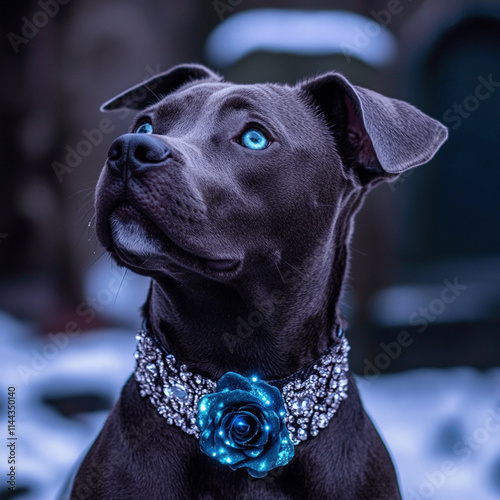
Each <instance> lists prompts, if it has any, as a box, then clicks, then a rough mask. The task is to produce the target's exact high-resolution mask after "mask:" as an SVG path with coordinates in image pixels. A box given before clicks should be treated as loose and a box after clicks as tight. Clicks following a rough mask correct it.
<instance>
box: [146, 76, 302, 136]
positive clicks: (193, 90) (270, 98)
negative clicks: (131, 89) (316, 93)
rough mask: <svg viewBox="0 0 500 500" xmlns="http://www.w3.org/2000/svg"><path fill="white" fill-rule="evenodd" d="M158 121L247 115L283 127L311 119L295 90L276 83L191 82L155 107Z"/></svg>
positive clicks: (220, 119)
mask: <svg viewBox="0 0 500 500" xmlns="http://www.w3.org/2000/svg"><path fill="white" fill-rule="evenodd" d="M153 108H154V110H155V112H156V113H157V116H158V117H159V118H162V117H164V118H166V119H170V120H182V119H183V118H187V117H192V116H193V113H195V114H196V115H197V116H198V117H200V116H206V115H209V116H211V117H212V118H213V120H214V121H223V120H225V119H227V118H228V117H230V116H231V114H234V113H246V114H248V115H251V116H254V117H256V118H259V116H260V117H262V118H263V119H265V120H266V121H269V120H273V121H277V122H279V123H281V124H282V125H283V126H284V127H286V128H296V126H297V125H298V124H300V123H301V122H303V121H304V120H307V119H309V120H310V119H311V110H310V109H309V108H308V106H307V104H306V103H304V102H303V101H302V100H301V99H300V98H299V95H298V93H297V90H296V89H294V88H292V87H288V86H284V85H277V84H253V85H238V84H232V83H224V82H222V83H220V82H199V83H190V84H188V85H186V86H183V87H181V88H180V89H179V90H177V91H176V92H174V93H172V94H169V95H167V96H166V97H165V98H163V99H162V100H161V101H160V102H158V103H157V104H156V105H155V106H154V107H153Z"/></svg>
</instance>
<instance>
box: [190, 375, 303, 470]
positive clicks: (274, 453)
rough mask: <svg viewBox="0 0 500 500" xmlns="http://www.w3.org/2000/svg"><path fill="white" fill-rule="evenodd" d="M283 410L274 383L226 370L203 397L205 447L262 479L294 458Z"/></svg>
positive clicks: (201, 419) (201, 413) (200, 413)
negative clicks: (214, 388)
mask: <svg viewBox="0 0 500 500" xmlns="http://www.w3.org/2000/svg"><path fill="white" fill-rule="evenodd" d="M285 413H286V412H285V403H284V401H283V397H282V396H281V393H280V391H279V390H278V389H277V388H276V387H273V386H271V385H269V384H267V383H266V382H263V381H262V380H258V379H257V378H256V377H253V378H252V379H247V378H245V377H242V376H241V375H238V374H237V373H233V372H228V373H226V374H225V375H224V376H223V377H221V379H220V380H219V382H218V384H217V390H216V392H214V393H213V394H208V395H207V396H204V397H203V399H202V400H201V401H200V405H199V411H198V421H197V424H198V427H199V428H200V431H201V435H200V448H201V451H203V453H206V454H207V455H208V456H210V457H212V458H214V459H216V460H218V461H219V462H221V463H222V464H225V465H229V467H231V469H233V470H236V469H240V468H241V467H246V469H247V471H248V473H249V474H250V475H251V476H253V477H264V476H266V475H267V473H268V472H269V471H270V470H271V469H274V468H275V467H279V466H281V465H285V464H287V463H288V462H289V461H290V460H291V459H292V458H293V454H294V449H293V443H292V442H291V440H290V437H289V434H288V429H287V427H286V425H285V421H284V417H285Z"/></svg>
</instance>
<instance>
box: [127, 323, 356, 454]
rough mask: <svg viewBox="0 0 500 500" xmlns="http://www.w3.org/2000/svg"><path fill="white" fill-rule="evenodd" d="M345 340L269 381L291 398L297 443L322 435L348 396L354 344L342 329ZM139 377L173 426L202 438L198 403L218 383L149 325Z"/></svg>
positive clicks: (289, 414) (141, 340)
mask: <svg viewBox="0 0 500 500" xmlns="http://www.w3.org/2000/svg"><path fill="white" fill-rule="evenodd" d="M337 337H341V339H340V342H338V343H337V344H335V345H332V346H331V347H329V348H328V349H327V350H326V351H325V352H324V353H323V354H322V355H321V357H320V358H318V359H317V360H316V361H315V362H314V363H311V364H310V365H308V366H307V367H305V368H303V369H302V370H299V371H298V372H296V373H294V374H293V375H290V376H289V377H286V378H284V379H280V380H270V381H267V382H268V383H269V384H271V385H273V386H275V387H277V388H278V389H280V390H281V393H282V395H283V399H284V401H285V408H286V416H285V423H286V426H287V428H288V431H289V433H290V439H291V440H292V442H293V444H295V445H297V444H299V443H300V442H301V441H305V440H306V439H307V438H308V437H311V436H312V437H314V436H317V435H318V432H319V429H323V428H325V427H326V426H327V425H328V423H329V422H330V420H331V418H332V417H333V416H334V415H335V413H336V411H337V410H338V408H339V406H340V403H341V402H342V401H343V400H344V399H346V398H347V388H348V378H347V372H348V370H349V365H348V360H347V353H348V352H349V349H350V346H349V343H348V342H347V339H346V338H345V336H343V335H342V330H340V329H339V331H338V334H337ZM136 339H137V341H138V343H137V350H136V352H135V359H136V362H137V366H136V369H135V374H134V376H135V380H136V381H137V382H138V384H139V388H140V394H141V396H142V397H149V400H150V401H151V403H152V404H153V406H154V407H155V408H156V409H157V411H158V413H159V414H160V415H162V416H163V417H164V418H165V419H166V420H167V423H168V424H169V425H175V426H177V427H180V428H181V429H182V430H183V431H184V432H186V433H187V434H192V435H194V436H196V437H199V435H200V431H199V429H198V427H197V425H196V416H197V413H198V405H199V402H200V400H201V398H202V397H203V396H205V395H206V394H210V393H212V392H214V390H215V388H216V385H217V382H216V381H215V380H213V379H211V378H208V377H203V376H201V375H199V374H195V373H192V372H191V371H189V370H188V368H187V366H186V365H185V364H183V363H180V362H179V361H178V360H177V359H176V358H175V356H174V355H173V354H170V353H168V352H167V351H166V350H165V349H164V347H163V346H162V345H161V344H160V343H159V342H158V340H157V339H156V338H155V337H154V335H153V334H152V333H150V332H149V331H148V330H147V329H141V330H139V331H138V332H137V335H136Z"/></svg>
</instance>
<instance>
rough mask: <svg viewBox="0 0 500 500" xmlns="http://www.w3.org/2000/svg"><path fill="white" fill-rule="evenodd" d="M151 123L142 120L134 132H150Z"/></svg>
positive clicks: (151, 128) (151, 131)
mask: <svg viewBox="0 0 500 500" xmlns="http://www.w3.org/2000/svg"><path fill="white" fill-rule="evenodd" d="M152 133H153V125H152V124H151V123H150V122H142V123H141V124H140V125H139V126H138V127H137V128H136V129H135V130H134V134H152Z"/></svg>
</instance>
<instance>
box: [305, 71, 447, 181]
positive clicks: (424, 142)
mask: <svg viewBox="0 0 500 500" xmlns="http://www.w3.org/2000/svg"><path fill="white" fill-rule="evenodd" d="M300 88H301V90H302V91H303V92H305V93H306V94H307V95H308V96H309V98H310V99H312V101H313V103H314V105H315V106H317V107H319V109H320V111H321V112H322V113H323V114H324V115H325V116H326V118H327V120H328V122H329V124H330V126H331V127H332V130H333V133H334V135H335V139H336V141H337V146H338V147H339V149H341V151H340V153H341V155H342V154H343V156H344V161H347V164H348V165H349V163H352V161H354V162H355V163H357V165H356V167H357V168H361V170H362V171H360V172H358V174H359V177H360V179H362V180H363V179H366V180H371V179H373V178H375V177H380V176H385V177H389V178H390V177H394V176H395V175H396V174H400V173H401V172H404V171H405V170H407V169H409V168H412V167H416V166H418V165H421V164H423V163H426V162H428V161H429V160H430V159H431V158H432V157H433V156H434V154H435V153H436V152H437V150H438V149H439V147H440V146H441V145H442V144H443V142H444V141H445V140H446V138H447V137H448V130H447V128H446V127H445V126H443V125H442V124H441V123H439V122H438V121H436V120H434V119H432V118H430V117H429V116H427V115H426V114H424V113H422V112H421V111H419V110H418V109H416V108H415V107H413V106H412V105H410V104H408V103H406V102H403V101H399V100H397V99H391V98H389V97H384V96H383V95H380V94H378V93H377V92H374V91H372V90H368V89H365V88H362V87H357V86H355V85H351V84H350V83H349V82H348V81H347V80H346V79H345V78H344V77H343V76H342V75H339V74H337V73H333V72H332V73H327V74H324V75H322V76H319V77H317V78H314V79H311V80H308V81H306V82H305V83H302V84H301V85H300ZM342 150H343V151H342ZM391 174H393V175H391Z"/></svg>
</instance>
